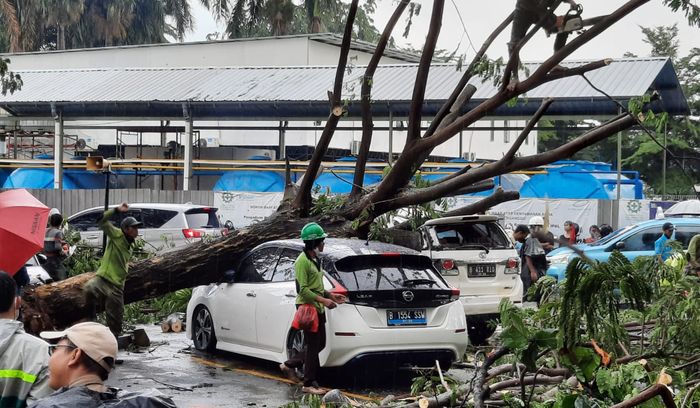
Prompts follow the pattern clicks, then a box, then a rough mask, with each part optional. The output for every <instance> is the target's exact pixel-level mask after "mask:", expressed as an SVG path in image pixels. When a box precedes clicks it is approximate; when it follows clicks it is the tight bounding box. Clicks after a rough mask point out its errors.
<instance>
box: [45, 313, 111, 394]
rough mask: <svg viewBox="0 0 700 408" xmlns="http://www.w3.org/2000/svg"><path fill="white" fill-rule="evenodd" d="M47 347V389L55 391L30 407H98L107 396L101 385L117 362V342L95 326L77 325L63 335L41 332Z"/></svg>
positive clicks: (105, 388) (101, 326)
mask: <svg viewBox="0 0 700 408" xmlns="http://www.w3.org/2000/svg"><path fill="white" fill-rule="evenodd" d="M40 336H41V337H42V338H44V339H46V340H54V341H55V340H57V341H58V342H57V343H56V344H52V345H50V346H49V353H50V354H51V357H50V358H49V385H50V386H51V388H53V389H55V390H57V391H56V392H54V393H53V394H51V395H49V396H48V397H46V398H44V399H42V400H40V401H39V402H37V403H36V405H32V407H40V408H46V407H63V406H74V407H97V406H99V405H101V404H102V403H101V401H102V400H103V399H105V398H104V397H103V396H102V395H101V394H104V393H108V392H109V388H108V387H107V386H106V385H105V384H104V381H106V380H107V377H108V376H109V373H110V371H112V368H114V362H115V361H116V359H117V340H116V339H115V338H114V335H112V332H110V331H109V329H108V328H107V327H106V326H104V325H102V324H100V323H96V322H85V323H78V324H76V325H74V326H71V327H69V328H68V329H66V330H63V331H57V332H41V334H40Z"/></svg>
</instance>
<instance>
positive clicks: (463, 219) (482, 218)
mask: <svg viewBox="0 0 700 408" xmlns="http://www.w3.org/2000/svg"><path fill="white" fill-rule="evenodd" d="M493 221H498V216H495V215H457V216H454V217H442V218H435V219H434V220H430V221H426V222H425V224H423V226H430V225H440V224H461V223H467V222H493Z"/></svg>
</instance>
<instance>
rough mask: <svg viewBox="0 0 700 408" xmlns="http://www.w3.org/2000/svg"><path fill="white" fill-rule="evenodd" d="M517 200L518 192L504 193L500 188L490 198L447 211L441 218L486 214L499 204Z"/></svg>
mask: <svg viewBox="0 0 700 408" xmlns="http://www.w3.org/2000/svg"><path fill="white" fill-rule="evenodd" d="M518 198H520V193H519V192H517V191H504V190H503V189H502V188H501V187H498V188H497V189H496V191H494V193H493V194H491V195H490V196H488V197H486V198H483V199H481V200H479V201H477V202H475V203H472V204H469V205H465V206H464V207H460V208H456V209H454V210H450V211H447V212H446V213H444V214H442V216H443V217H453V216H458V215H472V214H481V213H484V212H486V210H488V209H489V208H492V207H494V206H496V205H498V204H500V203H505V202H506V201H512V200H517V199H518Z"/></svg>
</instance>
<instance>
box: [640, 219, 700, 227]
mask: <svg viewBox="0 0 700 408" xmlns="http://www.w3.org/2000/svg"><path fill="white" fill-rule="evenodd" d="M667 222H670V223H671V224H673V225H700V218H665V219H661V220H649V221H642V222H639V223H637V227H655V226H659V227H660V226H662V225H664V224H665V223H667Z"/></svg>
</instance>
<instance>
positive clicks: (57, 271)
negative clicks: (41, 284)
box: [43, 214, 68, 282]
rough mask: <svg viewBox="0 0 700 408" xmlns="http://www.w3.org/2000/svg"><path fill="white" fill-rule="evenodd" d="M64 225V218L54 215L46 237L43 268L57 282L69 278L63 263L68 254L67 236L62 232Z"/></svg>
mask: <svg viewBox="0 0 700 408" xmlns="http://www.w3.org/2000/svg"><path fill="white" fill-rule="evenodd" d="M62 224H63V216H61V214H52V215H51V216H50V217H49V228H47V229H46V235H45V236H44V255H46V263H45V264H44V265H43V267H44V269H45V270H46V272H48V273H49V275H50V276H51V279H53V280H54V281H55V282H58V281H61V280H64V279H66V278H67V277H68V272H67V271H66V267H65V266H64V265H63V261H64V260H65V258H66V256H67V255H68V253H67V252H66V250H65V245H66V241H65V236H64V235H63V231H61V225H62Z"/></svg>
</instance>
